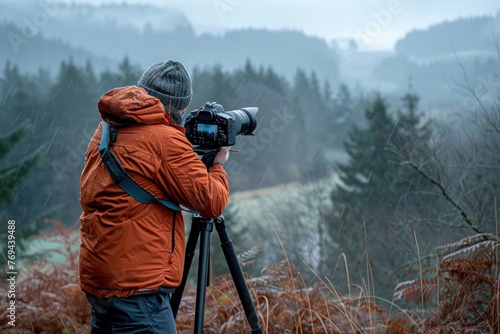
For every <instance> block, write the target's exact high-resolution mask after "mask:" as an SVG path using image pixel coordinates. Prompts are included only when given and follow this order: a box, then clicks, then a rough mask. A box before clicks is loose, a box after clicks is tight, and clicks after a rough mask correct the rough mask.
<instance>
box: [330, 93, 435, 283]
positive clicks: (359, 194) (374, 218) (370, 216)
mask: <svg viewBox="0 0 500 334" xmlns="http://www.w3.org/2000/svg"><path fill="white" fill-rule="evenodd" d="M403 100H404V101H405V110H404V112H399V114H398V115H397V119H395V117H393V116H392V115H391V114H390V113H389V111H388V105H387V104H386V102H385V100H384V99H383V98H382V96H380V95H376V96H375V98H374V99H373V101H372V103H371V104H370V105H369V106H368V108H367V109H366V110H365V119H366V122H365V124H364V125H363V126H358V125H353V126H352V128H351V131H350V132H349V135H348V139H347V140H346V141H345V143H344V146H345V150H346V153H347V154H348V161H347V162H346V163H340V164H338V173H339V179H340V182H339V184H338V185H337V186H336V187H335V188H334V190H333V192H332V196H331V198H332V205H333V213H332V216H331V225H330V232H331V235H332V236H333V238H334V239H337V241H338V242H339V244H341V245H342V248H343V249H345V251H346V254H347V256H348V260H350V261H349V262H353V263H364V260H365V256H366V254H364V250H365V247H368V245H369V248H370V250H369V251H368V252H369V253H370V254H371V256H370V257H371V259H374V260H373V262H372V270H373V272H377V271H378V270H381V269H382V268H385V269H384V270H385V272H391V271H392V270H395V269H394V268H395V267H396V266H397V265H401V261H404V260H405V259H401V258H398V256H399V255H400V254H398V253H394V248H393V247H389V245H391V246H393V245H394V243H395V242H396V241H397V240H401V239H402V236H401V231H400V230H398V229H397V228H395V226H394V225H393V224H392V223H394V222H395V221H397V220H398V219H400V218H401V217H404V215H405V214H406V213H408V212H413V209H414V204H415V203H414V201H413V199H415V198H416V197H418V196H417V195H416V191H417V190H419V189H421V188H423V187H425V186H427V185H428V184H427V183H426V182H425V181H422V178H421V177H420V176H419V175H418V174H417V173H415V171H413V170H412V169H411V168H410V169H407V168H405V166H404V165H402V162H403V161H405V160H406V159H407V157H406V155H408V154H414V155H415V156H418V157H421V156H422V152H424V153H425V152H426V150H425V147H428V145H429V138H430V132H429V129H428V127H427V125H426V124H425V123H423V122H422V121H421V118H420V116H419V115H417V112H416V110H417V106H418V97H417V96H416V95H414V94H410V93H409V94H407V95H406V96H405V97H404V99H403ZM407 210H408V211H407ZM365 233H366V234H365ZM349 257H350V258H349ZM360 270H361V271H362V272H363V271H364V268H363V267H361V269H360ZM365 274H367V273H366V272H365ZM378 274H379V275H378V276H377V275H375V277H376V278H375V280H376V281H377V280H378V282H379V283H380V285H383V284H384V281H387V280H386V279H384V278H382V277H381V276H380V274H381V272H378ZM365 277H366V276H365ZM388 281H390V280H388ZM382 288H383V287H382ZM388 291H390V290H388Z"/></svg>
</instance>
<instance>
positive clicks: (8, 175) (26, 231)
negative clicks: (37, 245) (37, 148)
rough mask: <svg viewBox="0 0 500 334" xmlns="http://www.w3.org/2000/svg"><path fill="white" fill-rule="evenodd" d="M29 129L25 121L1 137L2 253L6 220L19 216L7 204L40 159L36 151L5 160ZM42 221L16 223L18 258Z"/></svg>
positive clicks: (5, 237) (0, 216)
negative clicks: (9, 161) (22, 156)
mask: <svg viewBox="0 0 500 334" xmlns="http://www.w3.org/2000/svg"><path fill="white" fill-rule="evenodd" d="M29 129H30V126H29V123H28V122H25V123H23V124H21V125H20V126H18V127H17V128H16V129H14V130H13V131H11V132H10V133H7V134H5V135H3V136H1V137H0V162H2V164H1V165H0V219H1V221H2V224H0V238H1V240H2V241H1V245H2V246H1V247H0V251H1V252H2V254H7V246H8V245H7V242H5V241H6V240H7V224H6V222H7V220H15V221H18V219H17V218H18V217H16V215H15V214H14V213H13V212H11V211H10V210H8V206H7V205H8V204H10V203H11V202H12V201H13V199H14V196H13V192H12V191H13V189H14V188H15V187H16V186H17V185H18V184H19V183H20V182H21V180H23V179H24V178H25V177H26V176H27V175H28V173H29V172H30V171H31V170H32V169H33V167H34V166H35V165H36V164H37V162H38V161H39V159H40V153H39V152H34V153H33V154H30V155H28V156H25V157H24V158H23V159H22V160H21V161H19V162H16V163H14V164H7V165H6V166H5V165H4V163H3V162H5V161H6V157H7V155H8V154H9V152H11V151H12V150H13V149H14V148H15V147H16V146H17V145H18V144H19V143H20V141H21V140H22V139H23V138H24V137H25V136H26V134H27V132H28V131H29ZM40 223H41V222H40V221H33V222H32V224H16V234H15V238H16V239H15V241H16V254H17V259H20V258H21V257H20V256H23V252H24V251H25V250H26V248H27V241H28V238H29V237H30V236H32V235H34V234H37V233H38V232H40V230H41V228H42V225H41V224H40ZM4 259H5V256H4ZM2 262H3V261H2ZM2 267H3V266H2Z"/></svg>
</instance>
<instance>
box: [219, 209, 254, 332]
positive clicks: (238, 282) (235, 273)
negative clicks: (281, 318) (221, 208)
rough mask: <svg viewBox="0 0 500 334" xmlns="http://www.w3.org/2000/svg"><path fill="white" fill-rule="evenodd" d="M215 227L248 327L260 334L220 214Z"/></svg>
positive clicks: (251, 304) (248, 293)
mask: <svg viewBox="0 0 500 334" xmlns="http://www.w3.org/2000/svg"><path fill="white" fill-rule="evenodd" d="M215 228H216V229H217V233H218V234H219V238H220V242H221V243H220V245H221V247H222V251H223V252H224V257H225V258H226V262H227V264H228V266H229V271H230V272H231V276H232V278H233V281H234V285H235V286H236V290H237V291H238V296H239V297H240V300H241V304H242V305H243V310H244V311H245V315H246V317H247V320H248V323H249V324H250V328H251V329H252V333H258V334H262V333H263V332H262V328H261V327H260V325H259V317H258V316H257V312H256V311H255V307H254V305H253V302H252V297H251V296H250V292H249V291H248V287H247V284H246V282H245V277H244V276H243V272H242V271H241V267H240V264H239V262H238V258H237V257H236V254H235V252H234V248H233V242H232V241H231V239H229V235H228V234H227V229H226V224H225V223H224V217H223V216H220V217H219V218H217V219H216V221H215Z"/></svg>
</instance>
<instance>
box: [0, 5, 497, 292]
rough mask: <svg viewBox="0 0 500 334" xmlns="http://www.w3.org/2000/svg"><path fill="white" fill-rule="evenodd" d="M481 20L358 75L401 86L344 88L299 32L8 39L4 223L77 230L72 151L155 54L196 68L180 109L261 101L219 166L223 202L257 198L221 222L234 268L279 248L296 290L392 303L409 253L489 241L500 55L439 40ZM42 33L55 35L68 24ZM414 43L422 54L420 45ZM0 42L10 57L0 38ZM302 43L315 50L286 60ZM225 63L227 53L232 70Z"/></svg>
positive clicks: (266, 260)
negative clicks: (361, 288)
mask: <svg viewBox="0 0 500 334" xmlns="http://www.w3.org/2000/svg"><path fill="white" fill-rule="evenodd" d="M117 6H119V5H117ZM121 9H123V10H126V9H125V8H121ZM179 20H180V22H181V23H182V22H184V21H183V20H182V18H179ZM491 20H498V15H497V17H496V18H493V19H490V18H476V19H470V20H465V19H464V20H458V21H457V22H446V23H443V24H442V25H437V26H435V27H432V28H431V29H429V31H418V32H414V33H410V34H408V36H407V37H406V38H405V39H403V40H401V41H400V43H398V45H397V47H396V52H395V53H393V54H391V55H390V56H388V57H387V58H384V59H382V60H381V61H380V62H379V63H377V64H375V65H373V72H371V73H370V74H369V75H367V78H368V77H369V78H370V79H372V80H375V81H376V82H384V83H390V84H391V85H394V86H397V88H395V89H394V90H393V91H391V92H388V91H380V90H376V91H372V90H369V89H365V87H363V86H362V85H361V86H360V85H355V84H352V82H350V83H345V82H340V79H341V77H340V72H341V71H340V65H339V63H338V60H339V59H338V57H339V56H338V55H336V54H332V53H330V52H331V51H332V50H331V49H330V48H329V47H327V46H326V44H325V43H324V42H322V41H318V40H317V39H314V38H313V39H308V38H307V37H306V36H304V35H303V34H300V33H296V32H274V33H270V34H268V33H269V32H266V31H263V30H262V31H253V30H249V31H237V32H232V33H229V34H227V35H226V36H224V38H222V37H216V36H209V35H207V36H195V34H194V32H193V31H192V28H191V27H190V26H189V24H184V23H185V22H184V23H183V24H181V26H180V27H177V28H176V27H172V29H173V30H171V31H170V32H160V31H157V30H155V29H153V27H145V28H144V29H143V30H137V29H135V30H134V29H132V28H131V27H128V28H127V29H126V30H120V29H122V28H123V27H121V26H120V24H112V23H110V22H106V21H100V22H98V24H97V26H96V27H94V28H93V29H95V30H93V29H90V28H89V29H86V28H85V29H83V31H85V32H86V33H88V32H92V33H93V34H96V31H101V30H100V29H102V30H103V31H106V34H107V35H106V36H101V35H98V39H99V41H98V42H99V43H100V44H103V41H105V40H107V39H108V40H112V41H113V42H115V39H113V38H110V37H113V36H115V37H116V36H119V35H120V34H121V33H123V32H124V31H126V32H128V33H130V35H129V37H132V38H133V39H134V40H137V41H138V42H137V44H136V45H135V47H134V48H133V50H130V52H131V54H132V55H131V56H126V57H123V54H124V53H123V50H118V49H116V48H117V44H114V43H111V42H110V43H109V44H107V45H104V46H102V48H100V49H99V50H97V48H98V47H97V46H96V45H90V44H88V45H84V43H86V42H85V39H82V41H80V42H81V43H83V44H82V45H80V46H76V45H71V44H68V43H66V42H62V41H60V40H57V39H51V38H49V37H47V36H45V35H37V36H35V37H33V39H31V40H30V42H29V43H27V44H21V45H19V46H20V47H26V49H25V50H24V51H27V52H21V53H19V54H17V55H16V57H12V55H11V54H8V55H7V56H6V57H5V61H4V59H0V61H3V63H1V64H2V67H1V68H0V112H1V114H0V119H1V123H0V131H1V132H2V133H3V134H5V135H4V137H2V138H1V139H0V163H1V164H0V171H1V174H0V217H2V219H4V217H7V216H8V219H15V220H16V221H17V222H18V226H19V227H21V226H26V227H28V226H30V224H32V223H34V222H40V220H41V219H42V218H45V217H50V218H52V219H58V220H61V221H62V222H63V223H64V224H66V225H73V223H75V222H77V220H78V216H79V215H80V212H81V208H80V205H79V177H80V173H81V170H82V168H83V163H84V153H85V150H86V148H87V144H88V141H89V139H90V137H91V136H92V134H93V132H94V130H95V128H96V126H97V124H98V123H99V122H100V120H101V119H100V116H99V113H98V111H97V101H98V99H99V98H100V96H102V94H104V93H105V92H106V91H108V90H109V89H111V88H114V87H119V86H126V85H134V84H136V83H137V80H138V79H139V77H140V75H141V74H142V72H143V70H144V69H145V68H146V66H148V65H149V64H150V63H151V62H152V61H156V60H158V59H156V57H158V55H164V54H169V55H171V57H172V58H178V59H179V60H181V61H184V59H186V61H187V62H188V63H191V64H192V65H193V66H192V73H191V77H192V79H193V91H194V98H193V101H192V104H191V105H190V107H189V109H190V110H194V109H197V108H199V107H201V106H203V105H204V104H205V102H208V101H216V102H218V103H220V104H222V105H223V106H224V108H225V109H226V110H234V109H238V108H243V107H250V106H255V107H258V108H259V112H258V114H257V121H258V126H257V130H256V131H255V136H239V137H238V139H237V144H236V145H235V147H234V148H235V149H238V150H239V152H238V153H232V154H231V157H230V160H229V161H228V163H227V164H226V166H225V168H226V169H227V171H228V174H229V181H230V185H231V192H232V194H236V193H239V192H242V191H251V190H255V191H256V192H254V193H251V194H254V195H253V196H255V197H257V198H258V199H259V200H262V201H260V202H258V203H257V204H256V205H255V206H252V207H250V208H248V207H245V205H247V204H246V203H245V201H244V200H240V201H231V204H230V206H229V207H228V208H227V211H226V213H225V214H226V216H227V222H228V228H229V229H230V233H231V236H234V237H233V239H234V240H233V241H234V242H235V244H236V245H235V246H236V248H237V251H238V252H242V253H245V254H246V255H247V256H248V258H247V259H246V260H248V261H250V262H252V263H253V267H249V268H247V269H246V271H249V272H252V273H259V272H260V270H261V269H262V268H263V267H265V266H266V265H267V264H270V263H273V262H278V261H281V260H283V259H284V258H285V255H284V254H283V253H284V252H283V249H285V250H286V258H287V259H289V260H290V261H291V262H292V263H294V264H295V265H297V267H299V269H300V270H302V273H304V278H305V279H306V280H308V281H311V282H314V281H315V280H317V279H318V277H317V276H315V274H313V273H312V272H311V270H310V269H313V270H314V271H315V273H317V275H318V276H319V277H328V279H331V280H332V282H334V284H335V285H340V288H341V289H347V288H348V287H347V286H346V284H347V283H346V282H347V281H348V280H347V278H348V276H351V278H352V281H351V282H352V283H355V284H360V285H363V284H367V285H370V286H371V285H373V287H374V288H375V290H376V291H375V292H374V293H375V294H377V295H380V296H383V297H385V298H388V299H390V298H391V295H392V292H393V291H394V287H395V285H396V284H397V283H398V282H399V281H401V280H402V279H403V276H404V275H405V274H407V273H408V272H410V273H414V272H417V271H418V270H415V266H416V265H418V263H417V260H420V261H421V262H420V263H426V262H427V263H431V261H432V260H433V259H434V256H435V254H434V252H435V248H436V246H437V245H443V244H446V243H450V242H453V241H456V240H460V239H462V238H464V237H468V236H470V235H475V234H480V235H483V234H484V233H492V234H493V235H496V238H498V220H497V217H498V212H499V210H498V204H497V198H498V193H499V190H500V169H499V167H498V166H500V160H499V159H500V103H499V101H500V100H499V96H500V94H499V93H500V91H499V90H500V80H499V70H500V65H499V60H500V58H498V57H497V58H495V57H492V55H494V54H495V52H498V48H497V49H496V50H495V49H490V50H487V49H484V45H483V44H482V43H483V39H481V40H480V39H478V40H476V41H469V43H470V44H460V43H459V44H456V45H457V46H459V48H458V49H457V50H458V51H460V52H461V53H457V54H456V57H451V58H450V55H449V51H450V50H449V49H446V47H443V44H442V43H441V42H442V40H443V39H446V38H447V36H449V32H450V31H452V32H454V33H455V35H456V36H459V35H460V33H457V32H463V33H464V35H463V36H466V35H467V34H469V33H470V32H476V33H478V32H479V31H480V32H481V33H482V35H481V36H483V37H484V36H485V35H484V34H485V27H488V26H489V25H490V24H491V23H492V22H491ZM89 22H91V21H88V22H84V23H83V24H84V25H90V23H89ZM495 22H496V21H493V23H495ZM94 23H95V22H94ZM51 24H53V26H52V27H51V28H50V29H53V31H55V28H56V27H58V28H60V27H62V26H64V25H63V24H62V23H61V22H59V21H57V20H55V19H54V20H53V21H51ZM16 29H17V30H16ZM176 29H177V30H176ZM464 29H465V30H464ZM15 31H17V32H18V33H19V34H22V32H21V31H20V30H19V27H16V26H15V25H11V24H8V23H6V24H3V23H2V24H0V36H7V34H8V33H9V32H15ZM48 31H49V30H47V32H48ZM173 36H180V37H179V38H181V39H182V41H183V43H185V45H181V46H183V48H179V49H177V50H181V51H182V52H181V51H175V52H173V51H172V52H170V51H171V50H170V49H169V44H168V43H165V44H162V45H160V46H156V45H155V47H158V49H155V50H156V51H154V52H150V53H148V56H147V57H145V58H141V59H140V61H139V60H137V59H138V58H137V57H138V55H139V54H143V53H144V50H149V48H150V47H151V45H152V44H153V43H156V40H158V39H160V38H161V39H169V38H172V39H173V38H174V37H173ZM86 37H88V36H86ZM146 37H148V39H146ZM149 37H151V38H152V39H149ZM457 38H458V37H457ZM277 40H281V41H282V42H283V44H279V46H280V47H279V48H278V49H279V52H278V53H276V54H275V55H274V56H273V58H272V59H271V60H269V59H267V58H265V56H266V53H265V52H263V50H269V49H273V48H274V47H275V44H274V43H277ZM429 41H431V42H432V43H431V42H429ZM453 41H455V40H453ZM453 41H452V40H450V43H452V42H453ZM93 42H96V41H93ZM190 43H192V45H197V47H196V50H194V49H193V48H191V47H190ZM426 43H429V45H430V46H432V47H429V49H426V52H424V50H422V49H421V48H422V45H424V44H426ZM457 43H458V42H457ZM464 43H465V42H464ZM104 44H105V43H104ZM249 45H251V46H253V47H252V48H250V47H249ZM276 45H278V44H276ZM0 47H1V49H2V50H10V51H11V45H10V44H9V42H8V41H6V40H5V39H1V38H0ZM78 47H81V48H82V49H76V48H78ZM497 47H498V45H497ZM298 48H300V49H307V50H310V51H311V52H306V53H300V56H297V55H296V54H298V53H299V52H297V50H298ZM75 50H77V51H78V52H76V53H75ZM88 50H91V51H88ZM213 50H215V51H213ZM469 51H471V53H472V54H473V56H466V54H468V52H469ZM35 52H38V53H39V58H40V61H41V62H40V63H35V62H34V61H33V59H34V57H33V54H34V53H35ZM483 52H484V53H486V54H487V55H486V56H483V55H482V53H483ZM106 53H109V54H110V55H113V56H112V57H110V58H108V57H106V56H105V54H106ZM479 53H481V55H480V56H478V57H476V55H477V54H479ZM200 55H201V56H200ZM2 56H4V54H2ZM292 56H293V57H292ZM113 57H119V59H120V60H119V61H116V59H114V58H113ZM196 57H198V58H200V57H202V58H203V59H204V61H206V63H204V62H196V61H195V58H196ZM231 57H235V59H237V60H236V61H235V62H231V63H229V62H228V60H227V59H228V58H231ZM259 57H261V58H259ZM287 57H290V62H286V64H285V62H284V59H288V58H287ZM153 58H155V59H153ZM198 58H196V59H198ZM45 61H47V62H46V63H45ZM280 62H283V64H279V66H278V65H277V64H278V63H280ZM49 63H50V65H48V64H49ZM305 63H307V64H313V63H314V64H316V65H317V66H316V67H309V68H304V66H300V65H303V64H305ZM296 64H298V65H297V66H295V65H296ZM28 67H29V70H27V68H28ZM292 67H293V69H292ZM284 72H286V74H284ZM325 72H328V73H327V74H326V75H325ZM328 77H330V78H331V80H329V79H328ZM443 78H446V80H443ZM363 83H364V82H363ZM408 83H410V85H408ZM435 106H438V108H434V107H435ZM271 186H281V187H282V189H283V190H282V191H278V196H276V197H272V196H266V195H263V194H262V193H259V191H262V190H263V188H266V187H271ZM249 196H250V197H251V196H252V195H249ZM7 198H9V201H6V199H7ZM4 220H5V219H4ZM37 226H40V225H37ZM273 232H275V233H273ZM0 234H1V231H0ZM215 244H217V241H216V240H215ZM249 250H250V252H246V251H249ZM243 258H244V257H243ZM254 261H255V262H254ZM222 262H223V261H221V260H220V255H219V258H218V259H217V261H215V262H214V263H215V266H216V268H215V272H216V273H217V274H219V273H222V272H225V268H223V267H224V264H223V263H222ZM344 262H346V263H344ZM347 266H349V269H350V270H351V272H350V273H348V272H346V270H345V268H344V267H347ZM412 270H415V271H412ZM364 278H369V279H368V282H367V281H364Z"/></svg>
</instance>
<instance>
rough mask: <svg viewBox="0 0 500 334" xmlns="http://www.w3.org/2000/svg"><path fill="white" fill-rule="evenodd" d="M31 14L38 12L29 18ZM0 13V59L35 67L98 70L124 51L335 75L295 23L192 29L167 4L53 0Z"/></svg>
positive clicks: (142, 60) (332, 60) (147, 59)
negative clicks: (88, 65) (70, 64)
mask: <svg viewBox="0 0 500 334" xmlns="http://www.w3.org/2000/svg"><path fill="white" fill-rule="evenodd" d="M138 13H139V14H140V19H139V20H137V14H138ZM39 14H40V15H39ZM42 14H43V15H45V16H43V15H42ZM37 15H38V16H37ZM39 16H40V17H42V16H43V17H44V18H45V20H44V21H41V22H38V21H36V19H37V18H38V17H39ZM2 20H3V23H0V32H2V33H1V34H0V36H1V37H0V46H1V48H2V50H6V53H3V52H2V54H1V56H0V57H1V58H0V61H1V62H2V63H3V62H5V60H6V59H9V60H11V61H12V62H14V63H16V64H18V65H19V66H20V68H21V69H22V70H23V71H31V72H32V71H36V70H38V67H39V66H43V67H45V68H47V69H48V70H55V69H57V66H59V64H60V62H61V61H63V60H67V59H68V57H72V58H73V60H74V61H75V63H76V64H77V65H82V64H83V63H84V62H85V60H87V59H90V60H91V61H92V63H93V64H94V67H95V69H96V70H98V71H100V70H103V69H105V68H109V67H113V66H110V64H113V63H115V64H116V63H117V62H118V61H120V60H121V59H123V57H124V56H128V57H129V58H130V60H131V62H132V63H133V64H137V65H138V66H139V67H141V68H146V67H147V66H149V65H150V64H151V63H153V62H155V61H157V60H160V59H166V58H170V59H179V60H182V61H183V63H184V64H185V65H186V66H187V67H188V68H189V69H193V68H194V67H195V66H198V67H202V68H203V67H206V66H213V65H214V64H221V65H222V67H223V69H225V70H234V69H236V68H239V67H241V66H243V65H244V64H245V62H246V60H247V59H252V62H253V63H254V64H255V65H257V66H263V67H265V68H267V67H272V68H273V69H275V70H276V71H277V72H278V73H279V74H280V75H284V76H286V77H287V78H288V79H289V80H292V79H293V76H294V74H295V72H296V70H297V69H298V68H301V69H303V70H305V71H306V72H313V71H314V72H316V73H317V74H318V75H319V76H320V79H322V80H324V79H328V80H330V82H336V81H338V77H339V69H338V56H337V54H336V52H335V51H334V50H333V49H331V48H330V47H329V46H328V45H327V43H326V42H325V41H323V40H321V39H319V38H313V37H308V36H306V35H305V34H304V33H302V32H298V31H269V30H237V31H230V32H228V33H226V34H225V35H223V36H215V35H210V34H203V35H197V34H196V33H195V31H194V30H193V28H192V26H191V24H190V23H189V22H188V21H187V19H186V18H185V17H184V16H183V15H182V14H181V13H180V12H178V11H176V10H174V9H172V8H166V7H156V6H152V5H131V4H125V3H121V4H109V5H104V6H92V5H81V4H70V5H63V4H59V5H55V7H54V8H52V9H51V11H50V10H46V9H44V8H43V7H41V5H40V4H38V3H35V2H27V3H23V5H20V4H17V5H13V4H5V3H1V2H0V22H2ZM12 25H15V26H16V27H18V28H17V30H16V29H15V28H13V26H12ZM9 33H10V35H9ZM12 33H14V34H16V35H17V36H15V37H13V35H12ZM9 36H10V37H9ZM13 38H14V39H15V41H14V42H13V41H12V40H13ZM13 44H15V46H14V47H13ZM40 55H41V56H40Z"/></svg>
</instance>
